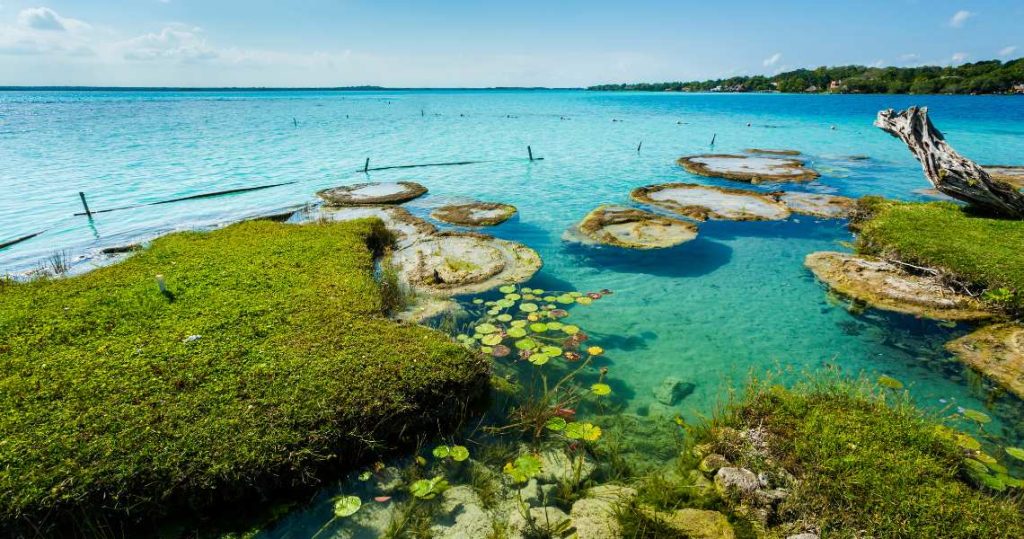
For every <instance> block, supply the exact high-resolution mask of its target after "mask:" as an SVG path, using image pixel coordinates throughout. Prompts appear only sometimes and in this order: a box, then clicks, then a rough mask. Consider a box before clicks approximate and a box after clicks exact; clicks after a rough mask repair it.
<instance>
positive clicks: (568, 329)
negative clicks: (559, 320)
mask: <svg viewBox="0 0 1024 539" xmlns="http://www.w3.org/2000/svg"><path fill="white" fill-rule="evenodd" d="M579 332H580V328H578V327H576V326H562V333H565V334H566V335H575V334H577V333H579Z"/></svg>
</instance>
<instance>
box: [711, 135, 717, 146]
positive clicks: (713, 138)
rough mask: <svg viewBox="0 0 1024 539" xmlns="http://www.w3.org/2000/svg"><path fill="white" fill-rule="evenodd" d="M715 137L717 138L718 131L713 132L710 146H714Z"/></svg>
mask: <svg viewBox="0 0 1024 539" xmlns="http://www.w3.org/2000/svg"><path fill="white" fill-rule="evenodd" d="M716 138H718V133H715V134H714V135H712V136H711V147H712V148H714V147H715V139H716Z"/></svg>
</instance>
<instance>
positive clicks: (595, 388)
mask: <svg viewBox="0 0 1024 539" xmlns="http://www.w3.org/2000/svg"><path fill="white" fill-rule="evenodd" d="M590 391H591V392H593V393H594V394H595V395H597V396H599V397H600V396H604V395H609V394H611V392H612V388H611V386H609V385H608V384H594V385H592V386H590Z"/></svg>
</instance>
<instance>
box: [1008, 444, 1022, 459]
mask: <svg viewBox="0 0 1024 539" xmlns="http://www.w3.org/2000/svg"><path fill="white" fill-rule="evenodd" d="M1005 451H1006V454H1007V455H1010V456H1011V457H1013V458H1015V459H1017V460H1024V449H1021V448H1019V447H1007V448H1006V449H1005Z"/></svg>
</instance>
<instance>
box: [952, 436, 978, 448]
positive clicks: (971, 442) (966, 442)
mask: <svg viewBox="0 0 1024 539" xmlns="http://www.w3.org/2000/svg"><path fill="white" fill-rule="evenodd" d="M956 445H958V446H960V447H962V448H963V449H966V450H968V451H977V450H979V449H981V442H979V441H978V440H975V439H974V437H972V436H971V435H969V434H964V433H962V432H958V433H956Z"/></svg>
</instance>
